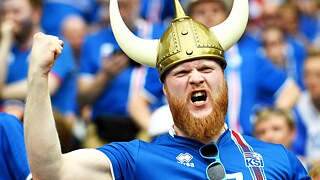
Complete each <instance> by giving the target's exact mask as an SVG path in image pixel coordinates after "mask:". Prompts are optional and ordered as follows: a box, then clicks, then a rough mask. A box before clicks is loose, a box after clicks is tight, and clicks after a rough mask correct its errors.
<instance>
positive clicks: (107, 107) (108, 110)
mask: <svg viewBox="0 0 320 180" xmlns="http://www.w3.org/2000/svg"><path fill="white" fill-rule="evenodd" d="M150 28H152V29H151V30H150V31H149V32H150V35H149V37H148V38H159V37H161V35H162V33H163V32H164V28H163V27H162V26H160V25H157V26H151V27H150ZM139 30H140V29H139V28H138V30H137V31H136V34H138V36H141V34H140V31H139ZM83 49H85V50H84V51H82V55H81V59H80V77H82V78H83V77H89V78H94V76H95V74H97V73H98V72H99V71H100V70H101V68H102V63H103V61H104V58H106V57H112V56H113V53H114V52H116V51H119V50H120V48H119V45H118V43H117V42H116V39H115V37H114V35H113V32H112V30H111V27H106V28H104V29H102V30H100V31H98V32H94V33H92V34H89V35H88V36H87V37H86V39H85V42H84V46H83ZM143 71H144V72H141V67H140V66H135V65H130V66H128V67H127V68H125V69H124V70H123V71H122V72H120V73H119V74H117V75H116V76H114V77H113V78H112V80H111V81H110V82H109V83H108V86H107V87H106V89H105V91H104V92H103V93H102V94H101V96H100V97H99V99H98V100H97V101H96V102H95V103H94V105H93V109H92V116H93V119H94V118H96V117H97V116H105V115H121V116H129V113H128V108H127V104H128V99H129V97H130V95H131V94H132V92H133V88H134V86H135V85H134V83H136V81H135V78H134V77H137V76H138V74H139V73H142V74H145V70H143ZM139 77H140V76H139ZM142 78H143V79H144V78H145V75H143V76H142ZM143 79H139V81H141V82H143V81H144V80H143Z"/></svg>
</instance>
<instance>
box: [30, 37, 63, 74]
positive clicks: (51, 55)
mask: <svg viewBox="0 0 320 180" xmlns="http://www.w3.org/2000/svg"><path fill="white" fill-rule="evenodd" d="M62 49H63V41H62V40H60V39H59V38H58V37H56V36H51V35H46V34H44V33H41V32H39V33H36V34H35V35H34V37H33V45H32V50H31V56H30V67H29V71H30V72H31V73H41V74H43V75H48V74H49V72H50V70H51V68H52V67H53V65H54V63H55V61H56V59H57V58H58V56H59V55H60V54H61V53H62Z"/></svg>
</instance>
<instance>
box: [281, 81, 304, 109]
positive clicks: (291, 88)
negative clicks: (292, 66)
mask: <svg viewBox="0 0 320 180" xmlns="http://www.w3.org/2000/svg"><path fill="white" fill-rule="evenodd" d="M299 96H300V88H299V87H298V85H297V84H296V83H295V82H294V81H291V82H290V83H288V84H286V86H285V87H284V89H283V90H282V91H281V92H280V94H279V95H278V97H277V99H276V102H275V105H276V107H278V108H281V109H288V110H290V109H292V108H293V107H294V106H295V105H296V103H297V101H298V99H299Z"/></svg>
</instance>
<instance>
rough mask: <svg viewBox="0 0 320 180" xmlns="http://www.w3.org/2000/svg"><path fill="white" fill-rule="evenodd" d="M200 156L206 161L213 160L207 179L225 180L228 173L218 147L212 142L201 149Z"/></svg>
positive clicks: (207, 169)
mask: <svg viewBox="0 0 320 180" xmlns="http://www.w3.org/2000/svg"><path fill="white" fill-rule="evenodd" d="M199 152H200V155H201V156H202V157H203V158H205V159H210V160H213V162H212V163H211V164H209V165H208V166H207V168H206V174H207V178H208V179H210V180H221V179H223V180H225V179H226V171H225V169H224V167H223V165H222V163H221V161H220V158H219V149H218V146H217V145H216V144H215V143H213V142H211V143H209V144H206V145H204V146H202V147H201V148H200V149H199Z"/></svg>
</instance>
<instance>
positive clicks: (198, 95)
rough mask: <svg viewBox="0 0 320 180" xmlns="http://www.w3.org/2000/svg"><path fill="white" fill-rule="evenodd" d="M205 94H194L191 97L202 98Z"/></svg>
mask: <svg viewBox="0 0 320 180" xmlns="http://www.w3.org/2000/svg"><path fill="white" fill-rule="evenodd" d="M204 95H205V94H204V93H203V92H197V93H195V94H193V97H200V96H204Z"/></svg>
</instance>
